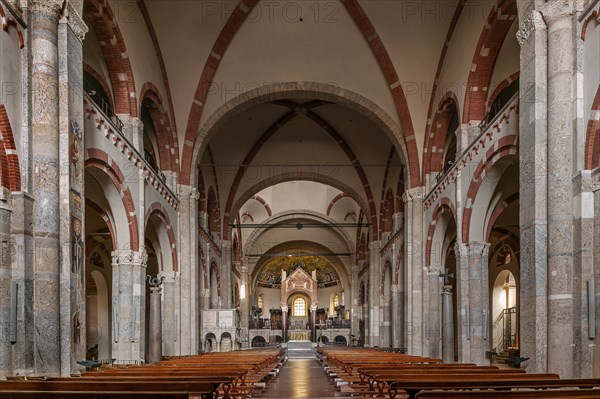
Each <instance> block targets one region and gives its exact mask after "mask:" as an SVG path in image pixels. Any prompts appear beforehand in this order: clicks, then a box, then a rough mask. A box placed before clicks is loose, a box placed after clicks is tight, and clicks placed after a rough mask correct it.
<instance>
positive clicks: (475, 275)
mask: <svg viewBox="0 0 600 399" xmlns="http://www.w3.org/2000/svg"><path fill="white" fill-rule="evenodd" d="M465 246H466V249H467V261H468V263H467V264H466V265H464V264H461V265H460V266H461V269H462V268H464V267H467V269H468V272H467V274H468V279H469V280H468V292H469V297H468V302H467V303H468V305H467V309H466V312H467V313H468V316H467V329H468V331H467V339H468V340H469V347H470V350H469V352H470V353H469V355H470V358H469V360H468V362H472V363H475V364H477V365H487V364H489V360H486V358H485V352H486V351H488V350H489V349H490V340H489V335H490V334H489V326H490V321H489V316H488V313H489V287H488V267H489V265H488V250H489V247H490V244H488V243H485V242H475V241H472V242H468V243H467V244H465ZM461 260H464V257H461ZM463 300H464V299H463Z"/></svg>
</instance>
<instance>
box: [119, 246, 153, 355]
mask: <svg viewBox="0 0 600 399" xmlns="http://www.w3.org/2000/svg"><path fill="white" fill-rule="evenodd" d="M147 261H148V254H147V253H146V251H145V250H144V249H142V251H131V250H115V251H113V252H112V276H113V281H112V284H113V289H112V292H113V298H112V304H113V309H112V326H113V332H112V357H113V358H115V359H117V360H123V361H132V360H143V359H144V350H145V343H144V342H143V340H142V337H143V331H144V324H143V316H144V309H145V301H146V285H145V279H144V276H145V275H146V262H147Z"/></svg>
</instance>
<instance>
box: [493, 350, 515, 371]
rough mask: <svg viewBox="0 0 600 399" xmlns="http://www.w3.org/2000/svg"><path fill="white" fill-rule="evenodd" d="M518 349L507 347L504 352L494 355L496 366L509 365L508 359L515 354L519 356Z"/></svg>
mask: <svg viewBox="0 0 600 399" xmlns="http://www.w3.org/2000/svg"><path fill="white" fill-rule="evenodd" d="M518 353H519V350H518V349H505V350H503V351H502V352H500V353H498V355H496V356H494V366H499V367H508V365H507V364H506V361H507V360H508V359H509V358H511V357H514V356H518Z"/></svg>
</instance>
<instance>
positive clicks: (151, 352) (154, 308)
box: [146, 275, 165, 364]
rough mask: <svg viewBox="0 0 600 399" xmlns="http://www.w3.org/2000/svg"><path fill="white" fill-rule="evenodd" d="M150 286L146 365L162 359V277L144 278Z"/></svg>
mask: <svg viewBox="0 0 600 399" xmlns="http://www.w3.org/2000/svg"><path fill="white" fill-rule="evenodd" d="M146 281H147V282H148V284H149V285H150V317H149V320H148V323H149V326H150V328H149V329H148V332H149V333H148V335H149V336H148V337H147V338H146V339H148V354H147V358H148V363H150V364H152V363H157V362H159V361H160V360H161V358H162V316H161V309H160V308H161V291H162V285H163V283H164V281H165V278H164V277H161V278H158V277H155V278H152V276H150V275H148V276H146Z"/></svg>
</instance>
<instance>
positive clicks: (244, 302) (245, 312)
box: [240, 264, 252, 347]
mask: <svg viewBox="0 0 600 399" xmlns="http://www.w3.org/2000/svg"><path fill="white" fill-rule="evenodd" d="M240 274H241V276H242V279H241V280H242V282H241V284H242V285H241V286H240V291H242V287H244V289H243V290H244V291H245V292H244V294H245V295H244V296H243V297H242V295H241V292H240V312H242V320H241V325H242V337H241V340H242V345H243V347H246V346H248V347H249V346H250V342H249V340H250V334H249V331H248V330H249V326H250V310H251V309H252V307H251V305H250V304H251V303H252V301H251V300H250V298H251V297H252V296H251V295H250V294H251V292H250V286H249V285H248V266H246V265H244V264H240Z"/></svg>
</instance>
